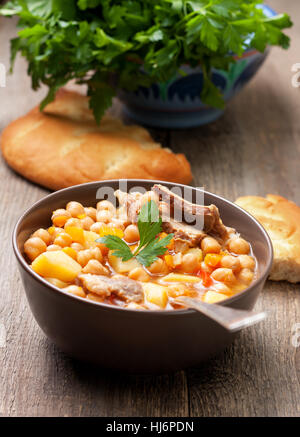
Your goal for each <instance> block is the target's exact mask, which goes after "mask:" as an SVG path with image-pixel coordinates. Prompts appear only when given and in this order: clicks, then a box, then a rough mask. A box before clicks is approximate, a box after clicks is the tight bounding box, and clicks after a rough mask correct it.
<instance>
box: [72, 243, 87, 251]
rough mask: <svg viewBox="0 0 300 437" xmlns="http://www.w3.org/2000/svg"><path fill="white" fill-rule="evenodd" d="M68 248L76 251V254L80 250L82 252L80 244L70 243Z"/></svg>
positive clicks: (82, 248) (82, 247)
mask: <svg viewBox="0 0 300 437" xmlns="http://www.w3.org/2000/svg"><path fill="white" fill-rule="evenodd" d="M70 247H71V248H72V249H74V250H76V252H79V251H80V250H84V246H83V245H82V244H80V243H72V244H71V246H70Z"/></svg>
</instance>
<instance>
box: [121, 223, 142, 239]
mask: <svg viewBox="0 0 300 437" xmlns="http://www.w3.org/2000/svg"><path fill="white" fill-rule="evenodd" d="M139 239H140V233H139V230H138V227H137V225H129V226H127V228H126V229H125V231H124V240H126V241H127V243H134V242H135V241H138V240H139Z"/></svg>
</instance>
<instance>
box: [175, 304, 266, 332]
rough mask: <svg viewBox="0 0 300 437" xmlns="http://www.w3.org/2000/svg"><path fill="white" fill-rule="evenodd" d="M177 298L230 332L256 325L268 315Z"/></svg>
mask: <svg viewBox="0 0 300 437" xmlns="http://www.w3.org/2000/svg"><path fill="white" fill-rule="evenodd" d="M176 300H177V301H178V302H180V303H183V304H185V305H186V306H187V307H189V308H193V309H195V310H197V311H199V312H200V313H202V314H204V315H206V316H207V317H209V318H210V319H212V320H214V321H215V322H217V323H219V324H220V325H222V326H223V327H224V328H226V329H227V330H228V331H230V332H235V331H239V330H241V329H243V328H246V327H247V326H251V325H254V324H255V323H258V322H260V321H261V320H263V319H264V318H265V317H266V313H265V312H254V311H246V310H237V309H235V308H230V307H226V306H222V305H215V304H208V303H205V302H202V301H199V300H196V299H192V298H190V297H183V296H181V297H178V298H177V299H176Z"/></svg>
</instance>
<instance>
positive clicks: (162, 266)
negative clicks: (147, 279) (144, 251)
mask: <svg viewBox="0 0 300 437" xmlns="http://www.w3.org/2000/svg"><path fill="white" fill-rule="evenodd" d="M148 270H149V272H150V273H154V274H167V273H169V269H168V266H167V264H166V263H165V262H164V260H163V259H161V258H158V259H157V260H156V261H154V262H153V263H152V264H151V265H150V266H149V267H148Z"/></svg>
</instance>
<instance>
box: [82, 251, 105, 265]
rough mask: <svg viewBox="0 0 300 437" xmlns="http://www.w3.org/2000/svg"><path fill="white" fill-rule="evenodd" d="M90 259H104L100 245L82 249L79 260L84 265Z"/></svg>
mask: <svg viewBox="0 0 300 437" xmlns="http://www.w3.org/2000/svg"><path fill="white" fill-rule="evenodd" d="M90 259H96V260H98V261H100V262H101V261H102V259H103V257H102V253H101V250H100V249H99V247H93V248H92V249H86V250H81V251H80V252H78V254H77V261H78V262H79V264H80V265H81V266H82V267H84V266H86V264H87V263H88V262H89V260H90Z"/></svg>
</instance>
